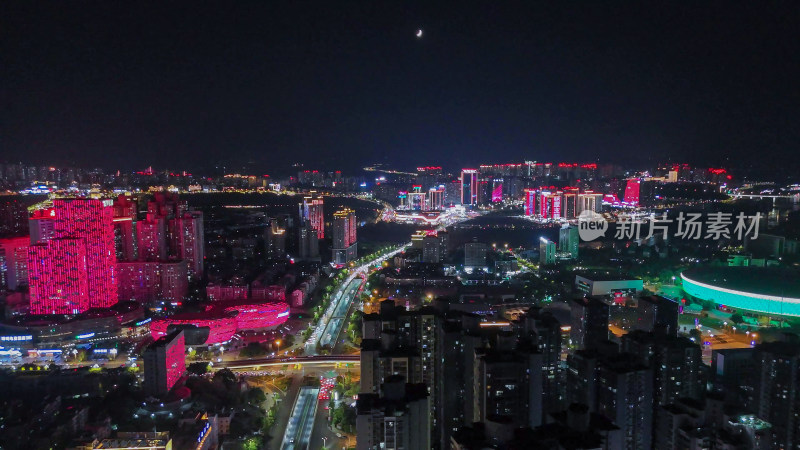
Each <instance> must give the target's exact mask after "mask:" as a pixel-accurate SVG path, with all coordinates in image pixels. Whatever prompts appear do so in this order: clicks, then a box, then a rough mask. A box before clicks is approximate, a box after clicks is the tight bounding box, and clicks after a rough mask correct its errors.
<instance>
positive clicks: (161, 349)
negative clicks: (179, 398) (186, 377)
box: [143, 330, 186, 396]
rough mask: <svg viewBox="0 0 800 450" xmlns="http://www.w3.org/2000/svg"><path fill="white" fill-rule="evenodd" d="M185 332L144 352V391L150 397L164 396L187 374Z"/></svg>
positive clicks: (157, 341) (172, 334)
mask: <svg viewBox="0 0 800 450" xmlns="http://www.w3.org/2000/svg"><path fill="white" fill-rule="evenodd" d="M185 344H186V339H185V338H184V335H183V331H182V330H178V331H175V332H172V333H170V334H168V335H166V336H162V337H160V338H159V339H158V340H156V341H155V342H153V343H152V344H150V346H148V347H147V349H145V351H144V355H143V359H144V385H143V387H144V390H145V392H147V393H148V394H149V395H158V396H160V395H164V394H166V393H167V392H169V391H170V389H172V387H173V386H175V383H177V382H178V380H180V379H181V377H182V376H183V374H184V373H185V372H186V356H185Z"/></svg>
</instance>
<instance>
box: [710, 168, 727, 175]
mask: <svg viewBox="0 0 800 450" xmlns="http://www.w3.org/2000/svg"><path fill="white" fill-rule="evenodd" d="M708 171H709V172H711V173H713V174H714V175H722V174H724V173H728V171H727V170H725V169H715V168H713V167H711V168H709V169H708Z"/></svg>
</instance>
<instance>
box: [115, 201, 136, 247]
mask: <svg viewBox="0 0 800 450" xmlns="http://www.w3.org/2000/svg"><path fill="white" fill-rule="evenodd" d="M135 230H136V202H135V201H134V200H133V199H131V198H130V197H127V196H124V195H120V196H119V197H117V199H116V200H114V246H115V251H116V254H117V261H135V260H136V257H137V247H138V242H137V236H136V231H135Z"/></svg>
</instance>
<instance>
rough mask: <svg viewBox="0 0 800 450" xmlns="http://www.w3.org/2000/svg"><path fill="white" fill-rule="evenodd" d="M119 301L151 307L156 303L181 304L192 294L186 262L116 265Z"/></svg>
mask: <svg viewBox="0 0 800 450" xmlns="http://www.w3.org/2000/svg"><path fill="white" fill-rule="evenodd" d="M117 267H118V271H119V299H120V300H133V301H136V302H139V303H142V304H148V303H150V302H153V301H156V300H168V301H181V300H183V299H184V298H185V297H186V293H187V292H188V291H189V277H188V267H187V264H186V263H185V262H184V261H162V262H159V261H130V262H127V261H126V262H120V263H117Z"/></svg>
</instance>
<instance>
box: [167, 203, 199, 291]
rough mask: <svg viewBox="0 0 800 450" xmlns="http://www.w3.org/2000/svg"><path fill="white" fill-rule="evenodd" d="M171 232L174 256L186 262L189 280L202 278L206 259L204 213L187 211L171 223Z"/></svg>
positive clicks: (171, 250) (171, 251)
mask: <svg viewBox="0 0 800 450" xmlns="http://www.w3.org/2000/svg"><path fill="white" fill-rule="evenodd" d="M169 231H170V245H169V247H170V253H171V254H172V256H173V257H175V258H177V259H182V260H184V261H186V263H187V265H188V267H189V278H200V277H202V276H203V261H204V259H205V246H204V234H203V213H202V212H201V211H185V212H184V213H183V214H181V215H180V216H176V217H175V218H174V219H172V220H170V221H169Z"/></svg>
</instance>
